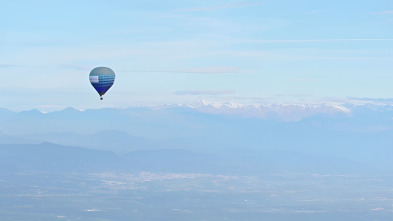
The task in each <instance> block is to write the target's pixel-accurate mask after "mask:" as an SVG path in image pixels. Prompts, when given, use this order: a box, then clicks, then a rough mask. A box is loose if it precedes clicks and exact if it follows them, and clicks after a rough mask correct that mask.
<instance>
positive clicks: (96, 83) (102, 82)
mask: <svg viewBox="0 0 393 221" xmlns="http://www.w3.org/2000/svg"><path fill="white" fill-rule="evenodd" d="M114 82H115V72H113V71H112V69H110V68H106V67H97V68H94V69H93V70H91V72H90V83H91V85H93V87H94V88H95V89H96V91H97V92H98V94H99V95H100V96H102V95H104V94H105V93H106V92H107V91H108V90H109V88H111V87H112V85H113V83H114Z"/></svg>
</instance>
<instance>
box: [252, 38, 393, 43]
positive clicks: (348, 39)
mask: <svg viewBox="0 0 393 221" xmlns="http://www.w3.org/2000/svg"><path fill="white" fill-rule="evenodd" d="M349 41H393V38H331V39H288V40H255V41H250V43H261V44H269V43H312V42H349Z"/></svg>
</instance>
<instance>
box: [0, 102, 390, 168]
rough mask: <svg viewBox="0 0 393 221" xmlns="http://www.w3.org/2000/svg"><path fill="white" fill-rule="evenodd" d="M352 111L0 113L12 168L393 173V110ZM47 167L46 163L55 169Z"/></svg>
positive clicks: (185, 109)
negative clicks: (17, 163)
mask: <svg viewBox="0 0 393 221" xmlns="http://www.w3.org/2000/svg"><path fill="white" fill-rule="evenodd" d="M315 108H324V107H323V106H316V107H315ZM346 108H347V109H348V110H349V112H345V113H343V112H334V113H329V112H328V113H327V112H326V111H324V110H321V111H319V112H318V111H317V112H316V113H313V114H312V115H309V116H306V117H303V118H302V119H300V120H293V121H288V120H282V119H279V118H275V117H271V118H269V117H267V118H258V117H255V116H251V117H249V116H244V115H239V114H222V113H220V112H219V109H217V112H216V113H206V112H203V111H200V110H198V109H195V108H190V107H185V106H182V107H179V106H173V107H172V106H170V107H154V108H127V109H90V110H85V111H78V110H75V109H73V108H66V109H64V110H61V111H55V112H50V113H41V112H39V111H37V110H31V111H23V112H13V111H10V110H6V109H0V131H1V133H0V144H3V145H1V149H2V150H3V151H2V155H0V156H1V157H3V158H4V161H2V162H3V163H4V162H9V161H7V160H6V159H9V157H6V155H4V153H5V152H4V151H5V150H7V153H8V154H11V155H12V156H14V157H15V159H17V157H16V156H21V158H20V159H24V158H23V156H25V157H26V158H29V157H30V158H36V159H41V158H42V159H46V160H48V159H50V160H53V162H58V163H57V165H58V166H59V167H61V168H63V167H64V168H67V167H68V166H67V163H69V164H72V165H73V166H75V167H76V168H79V166H77V165H82V164H83V165H91V166H92V167H95V166H93V165H95V164H94V162H97V163H98V164H97V166H99V167H101V166H104V165H107V166H108V168H112V169H122V168H123V169H124V168H125V169H133V168H134V169H135V168H140V169H146V170H147V169H151V170H156V169H163V170H167V171H170V170H182V169H184V170H188V171H193V170H195V171H208V170H210V171H209V172H211V171H213V168H214V169H215V170H217V171H227V172H231V171H242V172H244V171H247V170H249V171H254V170H255V171H264V170H266V171H268V170H269V169H272V170H289V169H291V170H295V169H299V170H312V169H316V168H318V169H321V170H335V171H340V170H342V171H346V170H349V171H355V170H357V171H361V170H364V171H366V170H368V169H377V170H380V171H386V170H390V168H392V166H393V161H392V160H391V157H390V156H392V152H393V151H392V148H391V147H392V142H393V119H392V118H393V109H392V107H391V106H389V105H361V106H347V107H346ZM304 111H307V110H304ZM284 112H285V111H284ZM288 112H290V110H288ZM48 142H50V143H48ZM11 144H18V145H11ZM49 150H53V151H49ZM56 151H57V152H59V153H58V154H57V155H56ZM30 152H31V153H30ZM63 152H64V153H63ZM35 153H40V154H35ZM60 153H61V154H60ZM33 156H34V157H33ZM66 156H69V157H70V160H65V159H68V158H67V157H66ZM82 156H83V157H82ZM94 159H96V160H94ZM46 160H39V161H42V162H48V165H54V164H53V162H51V161H50V160H49V161H46ZM73 160H79V161H78V162H74V161H73ZM63 161H64V162H63ZM22 162H23V163H27V162H31V161H29V160H21V163H22ZM62 162H63V163H64V165H63V166H61V165H62ZM71 162H72V163H71ZM179 165H181V166H179Z"/></svg>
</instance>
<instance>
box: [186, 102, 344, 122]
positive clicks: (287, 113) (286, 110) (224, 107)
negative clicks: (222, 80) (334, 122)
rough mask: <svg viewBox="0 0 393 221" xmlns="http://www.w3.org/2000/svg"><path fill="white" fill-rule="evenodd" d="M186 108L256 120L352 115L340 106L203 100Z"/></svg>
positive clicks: (289, 119) (291, 119)
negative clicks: (254, 118) (319, 115)
mask: <svg viewBox="0 0 393 221" xmlns="http://www.w3.org/2000/svg"><path fill="white" fill-rule="evenodd" d="M186 107H188V108H191V109H194V110H197V111H200V112H204V113H209V114H225V115H240V116H244V117H256V118H262V119H266V118H271V117H273V118H279V119H282V120H288V121H293V120H300V119H302V118H305V117H309V116H312V115H315V114H327V115H330V114H350V113H351V110H350V109H349V108H346V107H344V106H342V105H339V104H325V103H324V104H238V103H232V102H225V103H221V102H208V101H204V100H201V101H199V102H194V103H191V104H188V105H186Z"/></svg>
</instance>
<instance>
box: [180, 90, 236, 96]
mask: <svg viewBox="0 0 393 221" xmlns="http://www.w3.org/2000/svg"><path fill="white" fill-rule="evenodd" d="M233 93H235V91H233V90H187V91H176V92H175V94H176V95H223V94H233Z"/></svg>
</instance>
